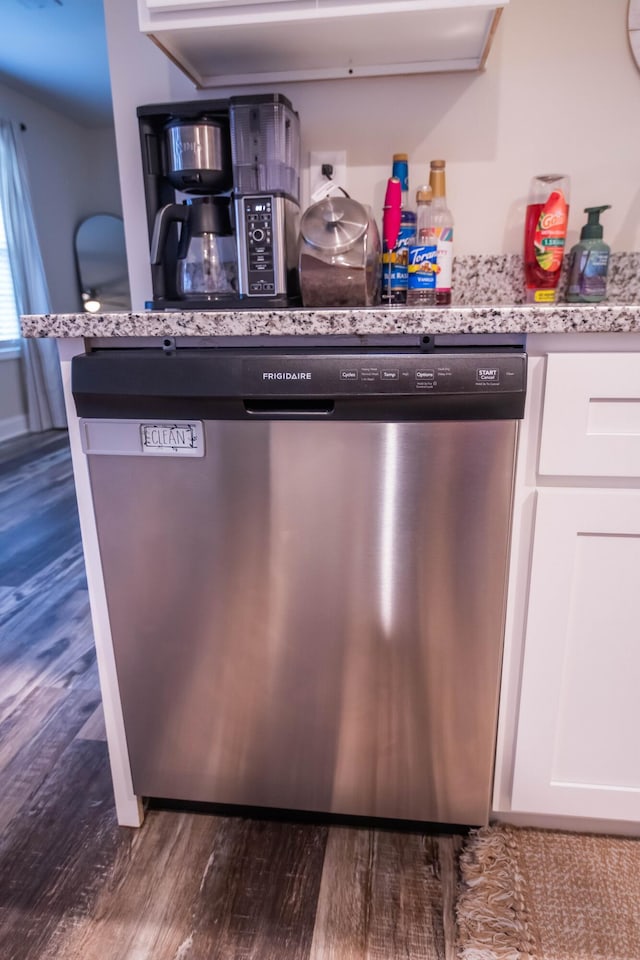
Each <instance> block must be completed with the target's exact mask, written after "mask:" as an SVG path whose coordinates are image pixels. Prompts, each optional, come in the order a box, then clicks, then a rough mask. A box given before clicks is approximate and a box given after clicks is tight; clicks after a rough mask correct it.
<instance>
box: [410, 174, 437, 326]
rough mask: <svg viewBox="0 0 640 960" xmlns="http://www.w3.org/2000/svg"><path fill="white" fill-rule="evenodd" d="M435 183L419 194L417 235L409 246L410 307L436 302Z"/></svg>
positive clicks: (431, 305) (422, 188)
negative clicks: (433, 221) (433, 198)
mask: <svg viewBox="0 0 640 960" xmlns="http://www.w3.org/2000/svg"><path fill="white" fill-rule="evenodd" d="M431 198H432V194H431V187H421V188H420V190H418V192H417V194H416V236H415V242H414V243H412V244H411V246H410V247H409V264H408V270H409V283H408V288H407V306H408V307H433V306H435V303H436V270H437V256H438V241H437V237H436V236H435V234H434V231H433V223H432V217H431Z"/></svg>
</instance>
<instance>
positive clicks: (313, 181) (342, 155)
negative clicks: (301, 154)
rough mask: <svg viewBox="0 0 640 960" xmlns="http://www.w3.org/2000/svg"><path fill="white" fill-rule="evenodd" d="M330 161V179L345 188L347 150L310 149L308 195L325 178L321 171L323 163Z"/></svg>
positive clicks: (311, 193) (310, 194) (310, 195)
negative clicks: (331, 174) (331, 168)
mask: <svg viewBox="0 0 640 960" xmlns="http://www.w3.org/2000/svg"><path fill="white" fill-rule="evenodd" d="M326 163H330V164H331V166H332V167H333V176H332V179H333V180H335V182H336V183H337V184H338V185H339V186H340V187H343V188H344V189H345V190H346V189H347V183H346V180H347V151H346V150H323V151H314V150H312V151H311V153H310V154H309V197H310V198H311V197H312V196H313V194H314V192H315V191H316V190H317V189H318V187H319V186H321V185H322V184H323V183H326V182H327V178H326V177H325V176H324V175H323V173H322V167H323V165H324V164H326Z"/></svg>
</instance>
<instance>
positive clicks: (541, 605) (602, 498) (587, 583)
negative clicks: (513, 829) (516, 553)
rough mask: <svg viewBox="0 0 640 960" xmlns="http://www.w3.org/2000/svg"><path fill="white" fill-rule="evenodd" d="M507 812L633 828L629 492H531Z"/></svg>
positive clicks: (635, 537) (639, 612)
mask: <svg viewBox="0 0 640 960" xmlns="http://www.w3.org/2000/svg"><path fill="white" fill-rule="evenodd" d="M512 809H513V810H514V811H522V812H530V813H531V812H535V813H547V814H555V815H566V816H576V817H593V818H604V819H609V820H631V821H640V490H593V489H592V490H577V489H565V490H542V491H540V492H539V494H538V504H537V511H536V524H535V538H534V549H533V558H532V574H531V584H530V594H529V610H528V619H527V630H526V640H525V652H524V664H523V671H522V688H521V699H520V709H519V722H518V730H517V738H516V754H515V768H514V780H513V791H512Z"/></svg>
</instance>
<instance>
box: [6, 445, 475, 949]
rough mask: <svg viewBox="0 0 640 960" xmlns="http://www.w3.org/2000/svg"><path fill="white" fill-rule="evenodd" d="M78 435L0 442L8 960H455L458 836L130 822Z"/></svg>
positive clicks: (158, 817)
mask: <svg viewBox="0 0 640 960" xmlns="http://www.w3.org/2000/svg"><path fill="white" fill-rule="evenodd" d="M100 709H101V708H100V693H99V687H98V679H97V673H96V665H95V655H94V650H93V641H92V634H91V621H90V617H89V608H88V600H87V590H86V582H85V577H84V567H83V561H82V551H81V546H80V535H79V528H78V518H77V512H76V504H75V497H74V492H73V482H72V476H71V461H70V456H69V450H68V443H67V437H66V433H64V432H58V431H53V432H51V433H46V434H39V435H36V436H34V437H25V438H20V439H18V440H14V441H10V442H8V443H5V444H2V445H0V960H31V958H37V960H218V958H219V960H236V958H237V960H270V958H273V960H275V958H278V960H395V958H403V960H441V958H446V960H453V958H454V957H455V947H454V938H455V929H454V908H453V905H454V897H455V889H456V884H457V855H458V851H459V848H460V844H461V840H460V837H458V836H455V835H446V834H441V835H438V834H436V833H434V834H428V833H416V832H413V833H408V832H398V831H390V830H374V829H364V828H363V829H355V828H353V827H347V826H337V825H332V826H329V825H327V824H322V823H296V822H285V821H283V820H272V819H267V820H260V819H249V818H242V817H237V816H213V815H211V814H206V815H204V814H200V813H189V812H185V811H178V812H176V811H170V810H150V811H149V812H148V814H147V817H146V820H145V823H144V825H143V827H142V828H141V829H140V830H131V829H126V828H121V827H118V826H117V824H116V820H115V814H114V809H113V798H112V793H111V782H110V775H109V769H108V763H107V755H106V745H105V742H104V733H103V727H102V723H101V714H100Z"/></svg>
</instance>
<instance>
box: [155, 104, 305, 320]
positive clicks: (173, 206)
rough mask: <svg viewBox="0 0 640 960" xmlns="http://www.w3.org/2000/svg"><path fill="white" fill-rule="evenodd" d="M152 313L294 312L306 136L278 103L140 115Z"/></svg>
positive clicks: (173, 108)
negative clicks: (301, 162)
mask: <svg viewBox="0 0 640 960" xmlns="http://www.w3.org/2000/svg"><path fill="white" fill-rule="evenodd" d="M138 120H139V124H140V135H141V146H142V164H143V173H144V183H145V199H146V206H147V218H148V227H149V238H150V260H151V275H152V287H153V299H152V300H151V301H149V302H147V304H146V305H147V307H148V308H151V309H156V310H157V309H178V310H182V309H215V308H224V307H227V308H230V309H232V308H236V307H238V306H250V307H261V306H269V307H273V306H292V305H295V304H297V303H299V302H300V300H299V292H298V291H299V284H298V277H297V265H296V243H297V233H298V219H299V155H300V134H299V121H298V116H297V114H296V113H295V112H294V111H293V108H292V107H291V104H290V103H289V101H288V100H287V99H286V98H285V97H282V96H281V95H279V94H266V95H257V96H247V97H232V98H230V99H229V100H201V101H194V102H190V103H176V104H164V105H163V104H160V105H150V106H145V107H139V108H138Z"/></svg>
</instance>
